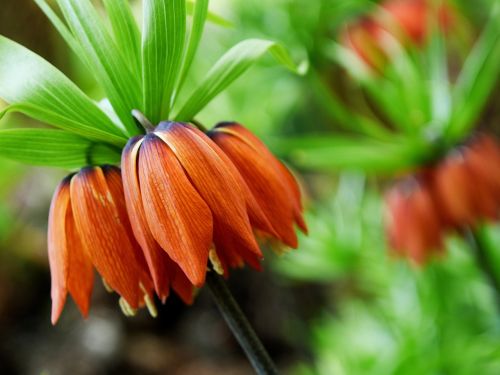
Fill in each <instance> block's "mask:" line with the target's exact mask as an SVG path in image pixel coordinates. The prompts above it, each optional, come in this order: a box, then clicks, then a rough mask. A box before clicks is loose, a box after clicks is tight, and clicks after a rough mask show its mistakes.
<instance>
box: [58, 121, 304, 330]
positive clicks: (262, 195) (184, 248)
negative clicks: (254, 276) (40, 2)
mask: <svg viewBox="0 0 500 375" xmlns="http://www.w3.org/2000/svg"><path fill="white" fill-rule="evenodd" d="M209 135H210V137H209V136H207V135H206V134H205V133H203V132H201V131H200V130H198V129H197V128H195V127H194V126H192V125H189V124H184V123H175V122H163V123H160V125H159V126H158V127H156V129H154V131H152V132H150V133H148V134H146V135H144V136H138V137H134V138H132V139H130V141H129V142H128V144H127V146H126V147H125V149H124V150H123V154H122V169H121V173H120V169H118V168H116V167H110V166H104V167H88V168H84V169H82V170H81V171H80V172H78V173H76V174H74V175H71V176H69V177H67V178H66V179H65V180H63V182H62V183H61V184H60V185H59V187H58V189H57V191H56V193H55V195H54V198H53V200H52V205H51V211H50V219H49V259H50V266H51V275H52V301H53V308H52V322H53V323H55V322H56V321H57V319H58V318H59V316H60V314H61V311H62V309H63V306H64V303H65V300H66V296H67V293H68V292H69V293H70V294H71V296H72V297H73V299H74V300H75V302H76V304H77V305H78V307H79V309H80V311H81V312H82V314H83V315H84V316H86V315H87V314H88V311H89V304H90V302H89V301H90V296H91V292H92V282H93V268H94V267H95V269H96V270H97V271H98V273H99V274H100V275H101V276H102V278H103V281H104V283H105V285H106V286H107V287H108V288H109V289H110V290H114V291H116V292H117V293H118V294H119V295H120V296H121V298H120V306H121V307H122V309H123V310H124V312H125V313H126V314H127V315H133V314H134V313H135V311H136V309H138V308H140V307H142V306H144V305H146V306H147V307H148V309H149V311H150V312H151V313H152V315H155V314H156V310H155V306H154V303H153V295H154V292H155V293H156V295H157V296H158V297H159V299H160V300H161V301H162V302H164V301H165V300H166V298H167V297H168V295H169V291H170V289H171V288H172V289H173V290H174V291H175V292H176V293H177V294H178V295H179V296H180V297H181V298H182V299H183V300H184V301H185V302H186V303H191V301H192V298H193V290H194V287H201V286H202V285H203V284H204V281H205V275H206V272H207V269H208V268H207V267H208V263H209V261H210V263H211V264H212V267H213V269H214V270H215V271H216V272H218V273H220V274H224V275H225V276H226V277H227V276H228V275H229V269H230V268H233V267H240V266H243V265H244V264H248V265H250V266H251V267H253V268H255V269H260V268H261V265H260V260H261V259H262V252H261V250H260V248H259V244H258V242H257V238H260V239H262V240H263V241H266V240H268V241H271V242H273V243H274V242H276V241H278V242H280V243H282V244H284V245H286V246H288V247H291V248H296V247H297V236H296V234H295V230H294V225H295V224H297V225H298V226H299V227H300V228H301V229H302V230H303V231H304V232H306V231H307V228H306V224H305V222H304V220H303V217H302V205H301V198H300V191H299V187H298V185H297V183H296V181H295V179H294V177H293V176H292V175H291V173H290V172H289V171H288V170H287V169H286V167H285V166H284V165H283V164H282V163H281V162H279V161H278V160H277V159H276V158H275V157H274V156H273V155H272V153H271V152H270V151H269V150H268V149H267V148H266V147H265V146H264V144H263V143H262V142H261V141H260V140H258V139H257V138H256V137H255V136H254V135H253V134H251V133H250V132H249V131H248V130H246V129H245V128H244V127H242V126H241V125H237V124H224V125H220V126H218V127H216V128H214V129H213V130H212V131H210V132H209ZM122 179H123V180H122ZM153 290H154V292H153Z"/></svg>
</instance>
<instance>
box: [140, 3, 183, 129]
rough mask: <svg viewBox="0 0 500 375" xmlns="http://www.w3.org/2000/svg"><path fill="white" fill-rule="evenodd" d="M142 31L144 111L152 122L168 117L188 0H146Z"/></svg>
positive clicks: (181, 52) (177, 69) (178, 67)
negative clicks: (186, 0)
mask: <svg viewBox="0 0 500 375" xmlns="http://www.w3.org/2000/svg"><path fill="white" fill-rule="evenodd" d="M143 12H144V30H143V35H142V61H143V66H142V79H143V85H144V87H143V103H144V114H145V115H146V117H148V118H149V120H150V121H152V122H153V123H157V122H159V121H160V120H161V116H162V107H163V105H164V104H165V103H166V107H165V108H163V111H164V115H165V117H166V118H168V116H169V113H170V102H171V97H172V93H173V92H174V86H175V83H176V82H177V79H178V74H179V70H180V67H181V61H182V56H183V53H184V43H185V36H186V2H185V0H169V1H165V0H145V1H144V11H143Z"/></svg>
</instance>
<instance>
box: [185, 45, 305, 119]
mask: <svg viewBox="0 0 500 375" xmlns="http://www.w3.org/2000/svg"><path fill="white" fill-rule="evenodd" d="M266 52H269V53H270V54H271V55H272V56H273V57H274V58H275V59H276V60H277V61H278V62H279V63H280V64H282V65H284V66H285V67H287V68H288V69H290V70H291V71H293V72H296V73H300V74H303V73H305V70H306V69H307V65H306V64H305V63H304V64H301V65H300V66H298V67H297V66H296V65H295V63H294V62H293V60H292V59H291V58H290V56H289V55H288V52H287V51H286V49H285V48H283V46H281V45H280V44H278V43H276V42H273V41H269V40H263V39H247V40H244V41H242V42H240V43H238V44H236V45H235V46H234V47H232V48H231V49H230V50H229V51H227V52H226V53H225V54H224V55H223V56H222V57H221V58H220V59H219V61H217V62H216V63H215V65H214V66H213V67H212V69H211V70H210V71H209V72H208V74H207V77H206V78H205V80H204V81H203V82H202V83H201V85H200V86H198V88H197V89H196V90H195V91H194V92H193V93H192V94H191V96H190V97H189V98H188V100H187V101H186V103H185V104H184V106H183V107H182V108H181V109H180V111H179V112H178V114H177V115H176V116H175V118H176V119H178V120H181V121H190V120H192V119H193V118H194V116H196V114H197V113H198V112H199V111H201V110H202V109H203V108H204V107H205V106H206V105H207V104H208V103H209V102H210V101H211V100H212V99H213V98H214V97H215V96H217V95H218V94H219V93H220V92H221V91H223V90H224V89H226V88H227V87H228V86H229V85H230V84H231V83H232V82H234V81H235V80H236V79H237V78H238V77H240V76H241V75H242V74H243V73H244V72H246V71H247V70H248V68H250V67H251V66H252V65H253V64H254V63H255V62H256V61H257V60H258V59H259V58H261V57H262V56H263V55H264V54H265V53H266Z"/></svg>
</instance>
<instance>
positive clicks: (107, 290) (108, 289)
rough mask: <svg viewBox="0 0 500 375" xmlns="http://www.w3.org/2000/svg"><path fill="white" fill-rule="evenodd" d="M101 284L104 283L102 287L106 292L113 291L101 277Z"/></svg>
mask: <svg viewBox="0 0 500 375" xmlns="http://www.w3.org/2000/svg"><path fill="white" fill-rule="evenodd" d="M102 285H104V289H106V292H108V293H113V292H114V290H113V288H111V287H110V286H109V284H108V283H107V282H106V280H104V279H102Z"/></svg>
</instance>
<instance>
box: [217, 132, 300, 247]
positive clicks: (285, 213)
mask: <svg viewBox="0 0 500 375" xmlns="http://www.w3.org/2000/svg"><path fill="white" fill-rule="evenodd" d="M211 138H212V139H213V140H214V142H215V143H216V144H217V145H218V146H219V147H220V148H221V149H222V150H223V151H224V152H225V153H226V155H228V156H229V158H230V159H231V161H232V162H233V163H234V165H235V166H236V167H237V168H238V171H239V172H240V174H241V175H242V176H243V179H244V180H245V181H246V183H247V185H248V187H249V188H250V191H251V192H252V194H253V196H254V197H255V199H256V201H257V202H258V204H259V205H260V207H261V208H262V210H263V211H264V212H265V214H266V215H267V217H269V219H270V221H271V223H272V225H273V227H274V229H275V231H276V232H277V234H278V236H279V239H280V240H281V241H282V242H283V243H285V244H287V245H288V246H290V247H294V248H295V247H297V244H298V243H297V235H296V234H295V230H294V227H293V223H294V219H295V216H294V207H293V204H291V200H290V197H289V196H288V194H286V187H285V184H284V181H283V180H282V179H281V178H280V177H281V175H279V174H276V172H275V168H274V166H273V164H272V163H269V161H268V160H266V159H265V157H264V155H262V154H261V153H258V152H257V151H256V150H255V148H253V147H251V146H250V145H249V144H248V143H246V142H244V141H243V140H241V139H240V138H239V137H236V136H233V135H230V134H228V133H224V132H213V133H212V134H211ZM284 192H285V193H284ZM259 229H261V228H259Z"/></svg>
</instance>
